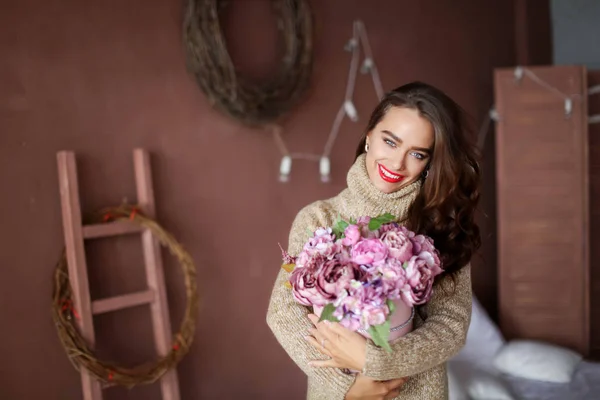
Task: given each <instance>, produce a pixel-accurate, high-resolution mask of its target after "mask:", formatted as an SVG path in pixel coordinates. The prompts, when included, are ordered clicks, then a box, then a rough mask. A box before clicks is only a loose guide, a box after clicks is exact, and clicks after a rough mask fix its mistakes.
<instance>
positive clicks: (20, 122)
mask: <svg viewBox="0 0 600 400" xmlns="http://www.w3.org/2000/svg"><path fill="white" fill-rule="evenodd" d="M180 3H181V2H179V1H171V2H168V1H160V0H152V1H148V0H146V1H139V0H138V1H104V2H79V1H61V2H48V1H39V0H38V1H36V0H12V1H8V2H6V1H5V2H3V5H2V12H0V26H1V27H2V28H1V29H2V34H1V35H0V50H1V53H0V54H1V58H0V135H1V136H0V183H1V185H2V188H3V189H4V196H3V198H2V207H0V223H1V226H2V228H1V229H0V243H1V245H2V249H1V252H0V254H1V257H2V258H1V263H0V265H1V266H2V274H1V279H0V299H1V302H0V320H1V321H2V327H1V328H0V335H1V336H0V339H1V340H0V354H1V355H2V358H3V360H4V361H3V363H1V364H0V398H2V399H11V400H12V399H27V400H29V399H48V400H54V399H56V400H65V399H78V398H80V396H81V394H80V393H81V389H80V383H79V378H78V374H77V373H76V372H75V371H74V370H73V368H72V367H71V365H70V363H69V361H68V360H67V358H66V356H65V354H64V351H63V349H62V347H61V346H60V344H59V341H58V339H57V336H56V332H55V330H54V327H53V325H52V320H51V317H50V312H49V310H50V296H51V290H52V280H51V277H52V272H53V266H54V263H55V261H56V258H57V256H58V254H59V252H60V250H61V247H62V244H63V239H62V227H61V214H60V203H59V196H58V186H57V172H56V161H55V154H56V152H57V151H59V150H63V149H68V150H73V151H75V152H76V154H77V156H78V162H79V164H78V166H79V172H80V187H81V197H82V206H83V208H84V210H87V211H89V210H93V209H95V208H97V207H101V206H106V205H112V204H117V203H120V202H121V201H122V199H123V198H124V197H126V198H128V199H129V200H130V201H134V200H135V196H134V193H135V188H134V182H133V170H132V160H131V150H132V149H133V148H134V147H144V148H146V149H148V150H149V151H150V152H151V153H152V156H153V168H154V180H155V188H156V201H157V212H158V216H159V218H160V221H161V223H162V224H163V225H164V226H165V227H166V228H168V229H169V230H170V231H171V232H172V233H174V234H175V235H176V237H177V238H178V239H179V240H180V241H181V242H183V243H184V244H185V246H186V247H187V248H188V249H189V251H190V252H191V254H192V255H193V257H194V259H195V260H196V262H197V268H198V283H199V285H200V290H201V292H202V307H201V310H200V312H199V315H198V325H197V326H198V329H197V335H196V339H195V342H194V345H193V348H192V350H191V352H190V354H189V355H188V356H187V357H186V358H185V359H184V361H183V362H182V363H181V365H180V367H179V380H180V384H181V392H182V397H183V398H184V399H199V398H205V399H230V398H252V399H275V398H289V399H301V398H303V396H304V395H303V393H304V390H305V383H304V379H303V377H302V373H301V372H300V371H299V370H298V369H297V368H296V367H295V365H293V363H292V362H291V361H290V360H289V359H288V358H287V356H286V354H285V353H284V352H283V351H282V350H281V349H280V348H279V346H278V345H277V343H276V342H275V340H274V338H273V336H272V335H271V333H270V331H269V330H268V328H267V326H266V324H265V313H266V307H267V302H268V298H269V295H270V290H271V286H272V283H273V279H274V277H275V274H276V273H277V270H278V268H279V252H278V248H277V243H278V242H282V243H283V244H285V243H286V240H287V231H288V229H289V225H290V223H291V220H292V218H293V216H294V215H295V213H296V212H297V211H298V210H299V209H300V208H301V207H302V206H303V205H305V204H307V203H309V202H311V201H313V200H316V199H319V198H324V197H328V196H331V195H334V194H335V193H337V192H338V191H339V190H341V189H342V188H343V187H344V185H345V172H346V170H347V168H348V167H349V165H350V164H351V162H352V154H353V150H354V147H355V144H356V142H357V140H358V138H359V136H360V133H361V130H362V128H363V127H364V124H365V121H366V118H367V116H368V115H367V114H368V112H369V111H370V110H371V109H372V107H373V106H374V105H375V101H376V98H375V95H374V91H373V88H372V86H371V84H370V82H369V80H368V79H367V78H366V77H365V76H361V77H360V78H359V82H358V84H357V96H356V103H357V107H358V110H359V113H360V116H361V121H360V122H359V123H358V124H352V123H350V122H348V121H346V122H344V123H343V125H342V129H341V132H340V139H339V140H338V142H337V143H336V146H335V148H334V151H333V155H332V171H333V182H332V183H331V184H327V185H325V184H322V183H320V182H319V181H318V175H317V166H316V164H312V163H307V162H297V163H296V164H295V165H294V167H293V171H292V181H291V182H290V183H289V184H287V185H282V184H279V183H278V182H277V171H278V166H279V154H278V152H277V149H276V147H275V145H274V142H273V140H272V138H271V137H270V136H269V135H268V134H266V133H264V132H257V131H252V130H249V129H246V128H243V127H241V126H239V125H238V124H237V123H236V122H234V121H232V120H230V119H228V118H226V117H224V116H223V115H221V114H220V113H218V112H216V111H214V110H213V109H211V108H210V107H209V105H208V103H207V101H206V99H205V97H204V95H203V94H202V93H201V91H200V90H199V89H198V88H197V86H196V84H195V83H194V80H193V79H192V78H191V77H190V75H189V74H188V73H187V72H186V69H185V64H184V54H183V50H182V45H181V14H182V10H181V5H180ZM311 3H312V6H313V10H314V15H315V24H316V28H315V35H316V36H315V70H314V75H313V83H312V88H311V91H310V93H308V95H307V98H306V100H305V101H304V102H303V103H302V104H301V105H299V106H298V107H297V108H296V109H295V111H294V112H293V114H292V115H291V116H290V118H289V120H288V121H286V123H285V125H284V129H285V137H286V140H287V141H288V144H289V146H290V147H291V148H292V149H293V151H306V152H318V151H320V150H321V149H322V146H323V145H324V142H325V139H326V135H327V132H328V131H329V128H330V126H331V123H332V120H333V117H334V114H335V112H336V110H337V108H338V106H339V104H340V101H341V99H342V97H343V91H344V87H345V80H346V76H347V68H348V61H349V54H348V53H346V52H344V51H343V49H342V48H343V45H344V43H345V42H346V40H347V39H348V38H349V35H350V33H351V26H352V25H351V24H352V20H353V19H354V18H357V17H360V18H362V19H363V21H364V22H365V24H366V26H367V29H368V31H369V35H370V39H371V44H372V47H373V52H374V54H375V58H376V62H377V63H378V66H379V70H380V73H381V76H382V80H383V83H384V86H385V87H386V88H388V89H389V88H392V87H394V86H396V85H399V84H402V83H404V82H406V81H409V80H414V79H419V80H424V81H427V82H430V83H433V84H435V85H438V86H440V87H441V88H442V89H444V90H445V91H447V92H448V93H449V94H450V95H451V96H453V97H455V98H456V100H458V101H459V102H460V103H461V104H462V105H463V106H464V107H465V108H466V109H467V110H468V111H469V112H470V113H471V114H472V115H473V117H474V118H475V121H476V122H477V124H479V121H480V120H481V117H482V115H484V113H485V112H487V110H488V109H489V107H490V106H491V102H492V69H493V68H494V67H502V66H510V65H513V64H514V62H515V49H514V43H515V42H514V24H513V21H514V15H513V11H514V10H513V5H512V2H481V1H476V0H461V1H436V2H399V1H395V0H377V1H375V2H373V1H363V0H330V1H327V2H324V1H312V2H311ZM232 4H233V6H232V9H231V12H232V14H231V16H230V19H228V26H229V29H230V30H228V32H231V34H230V35H229V36H231V37H232V39H233V40H234V41H235V43H233V44H232V46H231V48H232V51H233V52H234V57H235V58H236V60H238V61H239V62H240V64H241V65H242V66H243V67H244V68H246V69H247V70H248V71H252V72H253V73H257V74H260V73H261V72H262V73H264V71H265V70H268V68H269V66H271V65H272V64H273V62H272V61H271V60H273V54H275V50H274V49H275V43H276V41H275V40H274V39H273V36H272V34H273V33H275V29H274V27H273V25H272V24H271V22H272V20H273V19H272V17H271V15H270V13H269V10H268V8H267V7H265V5H264V3H259V2H235V1H234V2H232ZM484 4H485V5H484ZM247 16H253V17H255V18H256V19H257V20H255V21H253V22H250V21H251V19H250V18H245V17H247ZM257 27H259V28H258V29H257ZM233 28H235V29H236V30H235V31H231V29H233ZM251 29H253V31H251ZM264 60H267V61H264ZM489 146H491V144H489V141H488V148H487V149H486V152H485V154H486V155H487V157H488V159H487V161H486V163H484V168H485V169H486V182H485V188H486V189H485V190H486V192H485V193H484V200H483V205H484V207H483V209H484V210H485V212H486V213H487V214H488V216H489V219H485V218H482V228H483V238H484V247H483V255H484V259H485V262H482V261H481V260H476V261H475V266H476V268H475V270H474V282H475V283H474V285H475V291H476V293H477V294H478V295H479V296H480V297H481V299H482V302H483V303H484V304H485V305H486V306H487V307H488V308H489V309H490V310H492V311H493V310H495V293H496V291H495V290H496V277H495V276H496V270H495V261H494V260H495V250H494V249H495V243H494V241H495V237H494V235H493V229H494V225H493V221H494V219H493V213H494V201H493V199H494V191H493V187H494V183H493V181H492V180H491V179H492V177H493V176H494V174H493V169H492V165H493V164H492V162H493V157H491V156H492V154H493V150H492V149H491V148H489ZM165 259H166V267H167V272H166V276H167V285H168V291H169V300H170V302H171V308H172V310H173V311H172V319H173V321H174V326H175V327H176V325H177V323H178V321H179V320H180V318H181V313H182V309H183V306H184V301H185V299H184V297H183V294H182V293H183V292H182V283H181V276H180V273H179V272H178V271H177V264H176V263H174V262H173V261H172V260H171V259H170V258H168V256H167V254H165ZM88 260H89V269H90V277H91V280H92V296H93V298H102V297H105V296H111V295H115V294H121V293H126V292H129V291H133V290H139V289H141V288H143V275H142V266H141V260H142V258H141V246H140V241H139V240H138V239H136V238H121V239H111V240H102V241H98V242H94V243H92V244H90V245H89V246H88ZM95 322H96V325H97V330H98V335H97V336H98V346H99V351H100V352H101V354H103V355H105V356H106V357H111V358H114V359H115V360H118V361H121V362H131V363H135V362H140V361H143V360H146V359H148V358H149V357H150V356H151V354H152V346H151V339H150V338H151V333H150V320H149V315H148V312H147V310H145V309H132V310H129V311H125V312H122V313H119V314H115V315H108V316H102V317H99V318H96V319H95ZM105 398H106V399H142V398H143V399H158V398H159V391H158V390H157V387H156V386H154V385H153V386H149V387H143V388H136V389H134V390H133V391H131V392H129V391H127V390H125V389H118V388H116V389H109V390H107V391H106V396H105Z"/></svg>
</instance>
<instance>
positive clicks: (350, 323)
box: [334, 281, 389, 330]
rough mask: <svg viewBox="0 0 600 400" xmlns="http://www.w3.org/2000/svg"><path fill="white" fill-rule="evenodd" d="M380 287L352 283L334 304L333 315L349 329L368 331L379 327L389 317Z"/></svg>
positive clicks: (356, 282) (357, 282)
mask: <svg viewBox="0 0 600 400" xmlns="http://www.w3.org/2000/svg"><path fill="white" fill-rule="evenodd" d="M380 289H381V285H375V284H373V283H370V282H359V281H352V282H351V283H350V288H349V289H348V291H346V292H345V293H343V294H342V295H341V296H340V297H339V298H338V300H336V302H335V303H334V305H335V306H336V307H337V308H336V311H335V313H334V315H335V316H336V317H337V318H338V319H340V322H341V323H342V322H343V325H344V326H346V327H348V328H349V329H354V330H356V329H358V328H356V326H359V327H360V328H362V329H369V327H370V326H372V325H380V324H382V323H384V322H385V320H386V318H387V317H388V315H389V308H388V306H387V304H386V300H387V296H385V294H384V293H382V291H381V290H380Z"/></svg>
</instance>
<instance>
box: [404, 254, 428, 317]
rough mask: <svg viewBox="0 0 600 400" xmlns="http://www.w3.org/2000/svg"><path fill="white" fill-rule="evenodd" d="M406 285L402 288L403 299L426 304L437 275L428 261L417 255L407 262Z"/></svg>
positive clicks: (407, 301)
mask: <svg viewBox="0 0 600 400" xmlns="http://www.w3.org/2000/svg"><path fill="white" fill-rule="evenodd" d="M405 266H406V268H405V272H406V285H405V286H404V289H403V290H402V299H403V300H404V301H405V302H406V303H407V304H417V305H418V304H424V303H426V302H427V301H429V298H430V297H431V291H432V288H433V280H434V278H435V275H434V273H433V271H432V270H431V269H430V268H429V267H428V266H427V262H426V261H425V260H423V259H421V258H419V257H417V256H414V257H412V258H411V259H410V260H409V261H407V262H406V264H405Z"/></svg>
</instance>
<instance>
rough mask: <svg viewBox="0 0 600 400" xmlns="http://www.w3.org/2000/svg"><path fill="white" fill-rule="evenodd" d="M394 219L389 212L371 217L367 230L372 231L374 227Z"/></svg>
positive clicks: (377, 227)
mask: <svg viewBox="0 0 600 400" xmlns="http://www.w3.org/2000/svg"><path fill="white" fill-rule="evenodd" d="M395 220H396V217H395V216H394V215H393V214H390V213H385V214H382V215H379V216H377V217H375V218H371V220H370V221H369V230H371V231H374V230H376V229H379V228H381V225H383V224H387V223H389V222H393V221H395Z"/></svg>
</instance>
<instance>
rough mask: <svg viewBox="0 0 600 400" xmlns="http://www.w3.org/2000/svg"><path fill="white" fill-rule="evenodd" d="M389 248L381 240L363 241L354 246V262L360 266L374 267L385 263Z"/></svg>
mask: <svg viewBox="0 0 600 400" xmlns="http://www.w3.org/2000/svg"><path fill="white" fill-rule="evenodd" d="M387 255H388V248H387V246H386V245H385V244H384V243H383V242H382V241H381V240H379V239H363V240H362V241H360V242H358V243H357V244H355V245H354V246H352V261H354V262H355V263H356V264H359V265H373V264H377V263H380V262H383V261H385V259H386V258H387Z"/></svg>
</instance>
